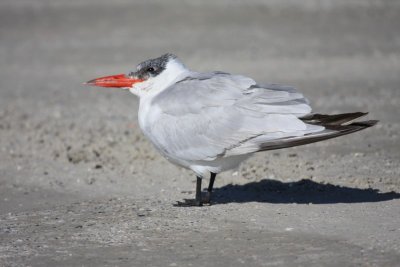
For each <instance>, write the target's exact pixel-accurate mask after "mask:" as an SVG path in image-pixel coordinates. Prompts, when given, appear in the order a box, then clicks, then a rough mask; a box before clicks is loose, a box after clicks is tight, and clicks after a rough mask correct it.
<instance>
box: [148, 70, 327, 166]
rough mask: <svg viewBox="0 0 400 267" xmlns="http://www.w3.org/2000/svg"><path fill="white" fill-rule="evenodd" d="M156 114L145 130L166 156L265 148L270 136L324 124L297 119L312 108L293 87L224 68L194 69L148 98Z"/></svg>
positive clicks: (300, 132) (192, 157)
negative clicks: (252, 77)
mask: <svg viewBox="0 0 400 267" xmlns="http://www.w3.org/2000/svg"><path fill="white" fill-rule="evenodd" d="M153 105H155V106H157V108H158V110H160V114H159V115H158V117H157V119H156V120H155V121H154V122H153V123H152V124H151V126H150V127H151V129H150V131H151V132H152V135H153V138H155V139H156V140H154V141H155V143H156V144H157V146H158V147H159V148H160V149H161V150H162V151H164V152H165V153H166V154H168V156H170V157H175V158H178V159H185V160H213V159H215V158H218V157H228V156H233V155H241V154H247V153H253V152H256V151H259V150H261V149H265V147H264V146H263V144H265V143H266V142H269V141H271V140H276V139H282V138H289V137H301V136H304V135H307V134H310V133H316V132H321V131H323V130H324V129H325V128H324V127H323V126H319V125H313V124H308V123H306V122H304V121H302V120H301V119H299V118H301V117H304V116H306V115H308V114H310V112H311V107H310V106H309V105H308V101H307V100H306V99H305V98H304V97H303V95H302V94H300V93H298V92H297V91H296V89H295V88H293V87H289V86H282V85H276V84H263V85H259V84H256V82H255V81H254V80H252V79H250V78H247V77H244V76H240V75H230V74H227V73H221V72H214V73H201V74H200V73H193V74H192V75H191V76H189V77H186V78H185V79H183V80H181V81H179V82H177V83H175V84H174V85H173V86H171V87H169V88H167V89H166V90H164V91H163V92H162V93H160V94H159V95H157V96H156V97H155V98H154V99H153Z"/></svg>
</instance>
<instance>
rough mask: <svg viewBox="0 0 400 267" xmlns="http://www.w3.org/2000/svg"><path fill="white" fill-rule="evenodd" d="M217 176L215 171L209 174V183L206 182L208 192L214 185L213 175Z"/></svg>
mask: <svg viewBox="0 0 400 267" xmlns="http://www.w3.org/2000/svg"><path fill="white" fill-rule="evenodd" d="M216 176H217V174H216V173H213V172H212V173H211V176H210V183H209V184H208V192H210V193H211V191H212V190H213V187H214V181H215V177H216Z"/></svg>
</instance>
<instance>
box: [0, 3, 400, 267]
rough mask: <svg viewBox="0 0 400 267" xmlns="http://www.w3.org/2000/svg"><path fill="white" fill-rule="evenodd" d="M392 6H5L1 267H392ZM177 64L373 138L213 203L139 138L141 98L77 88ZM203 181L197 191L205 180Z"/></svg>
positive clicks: (396, 72)
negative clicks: (360, 127) (279, 95)
mask: <svg viewBox="0 0 400 267" xmlns="http://www.w3.org/2000/svg"><path fill="white" fill-rule="evenodd" d="M399 14H400V2H399V1H395V0H392V1H390V0H368V1H367V0H351V1H347V0H346V1H345V0H337V1H316V0H304V1H293V0H292V1H291V0H283V1H277V0H276V1H260V0H258V1H257V0H254V1H202V3H201V4H200V3H197V2H194V1H193V2H192V1H177V0H173V1H155V0H151V1H128V0H117V1H106V0H102V1H94V0H85V1H82V0H79V1H78V0H72V1H62V0H54V1H44V0H43V1H40V0H29V1H28V0H17V1H14V0H2V1H1V2H0V266H355V265H356V266H399V265H400V137H399V132H400V117H399V116H400V112H399V107H400V31H399V25H400V15H399ZM165 52H172V53H175V54H177V55H178V56H179V57H180V58H181V59H182V60H183V61H184V62H185V63H186V64H187V65H188V66H190V67H191V68H192V69H195V70H199V71H210V70H223V71H228V72H231V73H241V74H245V75H248V76H251V77H253V78H255V79H256V80H257V81H260V82H276V83H284V84H290V85H295V86H297V87H298V88H300V91H301V92H303V93H304V94H305V95H306V96H307V97H308V98H309V99H310V101H311V103H312V105H313V107H314V111H316V112H321V113H335V112H352V111H369V112H370V115H369V116H368V117H367V118H368V119H378V120H380V123H379V124H378V125H377V126H375V127H374V128H371V129H368V130H365V131H363V132H359V133H356V134H353V135H350V136H346V137H341V138H338V139H333V140H329V141H325V142H321V143H317V144H312V145H308V146H304V147H298V148H291V149H286V150H277V151H271V152H266V153H259V154H257V155H255V156H254V157H252V158H251V159H250V160H248V161H247V162H246V163H244V164H243V165H241V166H240V167H239V168H238V170H235V171H231V172H226V173H224V174H222V175H219V176H218V177H217V180H216V184H215V187H216V188H215V193H214V205H212V206H205V207H201V208H180V207H174V206H173V204H174V203H175V202H176V201H179V200H182V199H184V198H190V197H192V196H193V190H194V188H195V176H194V175H193V174H192V173H191V172H190V171H187V170H183V169H180V168H178V167H176V166H174V165H172V164H170V163H169V162H167V161H166V160H165V159H163V158H162V157H161V156H160V155H158V153H157V152H156V151H155V150H154V149H153V147H152V145H151V144H150V143H149V142H148V141H147V140H146V139H145V137H144V136H143V135H142V133H141V131H140V129H139V128H138V123H137V108H138V100H137V99H136V98H135V96H133V95H131V94H129V93H128V92H126V91H118V90H112V89H101V88H93V87H85V86H83V85H81V83H82V82H84V81H87V80H89V79H92V78H95V77H98V76H104V75H108V74H116V73H126V72H128V71H129V70H132V69H133V68H134V67H135V65H136V64H137V63H139V62H141V61H142V60H144V59H147V58H152V57H157V56H159V55H161V54H163V53H165ZM207 182H208V181H207V180H206V181H205V182H204V184H206V183H207Z"/></svg>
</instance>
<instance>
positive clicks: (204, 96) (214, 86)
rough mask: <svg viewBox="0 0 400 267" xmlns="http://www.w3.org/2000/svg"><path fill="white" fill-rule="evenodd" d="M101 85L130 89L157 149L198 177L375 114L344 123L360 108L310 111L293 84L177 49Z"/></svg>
mask: <svg viewBox="0 0 400 267" xmlns="http://www.w3.org/2000/svg"><path fill="white" fill-rule="evenodd" d="M88 84H92V85H96V86H103V87H121V88H128V89H129V90H130V92H131V93H133V94H135V95H137V96H139V98H140V106H139V125H140V128H141V129H142V131H143V133H144V134H145V135H146V136H147V137H148V138H149V139H150V141H151V142H152V143H153V144H154V146H155V147H156V149H157V150H158V151H160V152H161V154H162V155H163V156H165V157H166V158H167V159H168V160H170V161H171V162H173V163H175V164H177V165H180V166H183V167H185V168H189V169H191V170H193V171H194V172H195V173H196V175H197V187H196V202H195V205H201V204H202V199H201V192H200V191H201V178H202V177H204V176H205V175H207V174H208V173H211V179H210V185H209V188H208V199H206V201H207V202H209V199H210V195H211V190H212V187H213V182H214V179H215V175H216V174H217V173H220V172H222V171H225V170H228V169H232V168H235V167H237V166H238V165H239V164H240V162H242V161H243V160H245V159H247V158H248V157H249V156H250V155H251V154H252V153H255V152H258V151H264V150H271V149H278V148H285V147H291V146H298V145H303V144H308V143H312V142H317V141H322V140H325V139H328V138H333V137H337V136H340V135H344V134H348V133H352V132H355V131H359V130H362V129H365V128H367V127H370V126H372V125H374V124H375V123H376V121H367V122H358V123H354V124H348V125H347V124H346V125H344V124H345V123H348V122H350V121H352V120H354V119H356V118H358V117H361V116H363V115H365V113H361V112H356V113H349V114H337V115H320V114H311V107H310V105H309V103H308V101H307V99H305V98H304V96H303V95H302V94H301V93H299V92H297V90H296V89H295V88H294V87H291V86H283V85H277V84H259V83H256V82H255V81H254V80H253V79H251V78H249V77H245V76H241V75H232V74H229V73H225V72H209V73H199V72H194V71H191V70H189V69H188V68H186V67H185V66H184V65H183V64H182V62H180V61H179V60H178V59H177V57H176V56H174V55H171V54H166V55H163V56H161V57H159V58H156V59H151V60H147V61H145V62H143V63H141V64H139V65H138V67H137V70H136V71H134V72H131V73H129V75H128V76H127V75H123V74H119V75H114V76H107V77H102V78H98V79H94V80H92V81H89V82H88Z"/></svg>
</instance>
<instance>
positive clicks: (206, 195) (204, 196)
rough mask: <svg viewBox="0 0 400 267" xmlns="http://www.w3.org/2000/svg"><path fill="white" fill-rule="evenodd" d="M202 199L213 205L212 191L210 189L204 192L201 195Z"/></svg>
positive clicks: (205, 202)
mask: <svg viewBox="0 0 400 267" xmlns="http://www.w3.org/2000/svg"><path fill="white" fill-rule="evenodd" d="M201 199H202V202H203V204H206V205H211V192H209V191H206V192H204V194H202V196H201Z"/></svg>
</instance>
